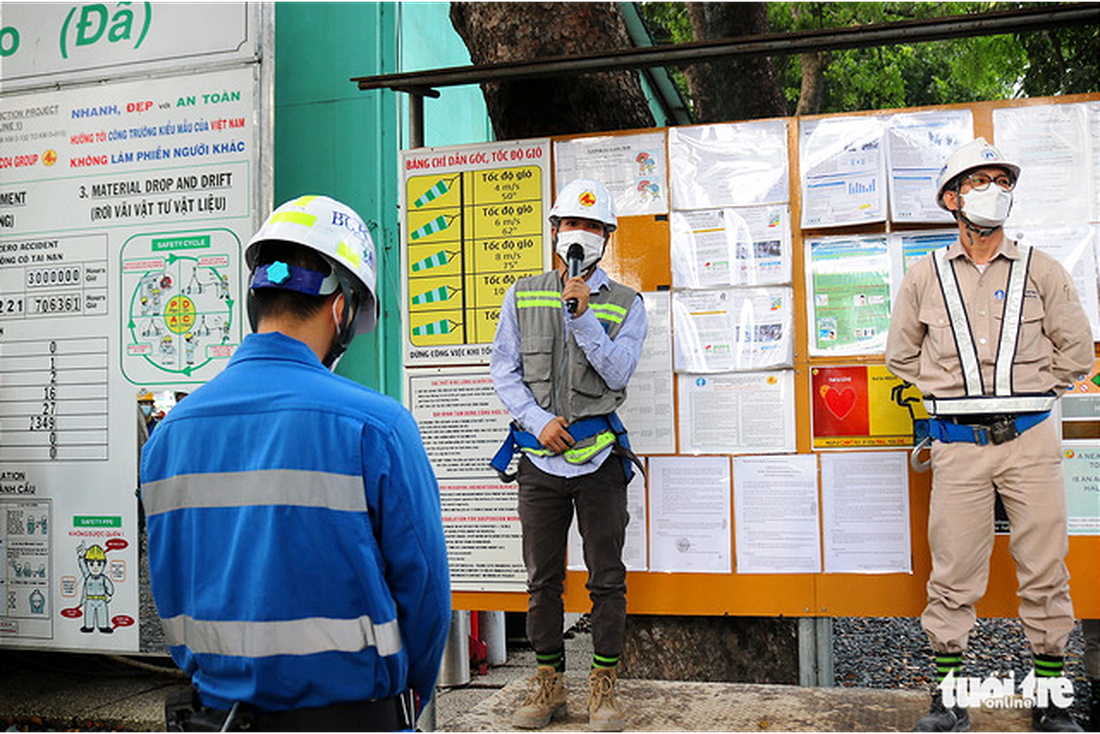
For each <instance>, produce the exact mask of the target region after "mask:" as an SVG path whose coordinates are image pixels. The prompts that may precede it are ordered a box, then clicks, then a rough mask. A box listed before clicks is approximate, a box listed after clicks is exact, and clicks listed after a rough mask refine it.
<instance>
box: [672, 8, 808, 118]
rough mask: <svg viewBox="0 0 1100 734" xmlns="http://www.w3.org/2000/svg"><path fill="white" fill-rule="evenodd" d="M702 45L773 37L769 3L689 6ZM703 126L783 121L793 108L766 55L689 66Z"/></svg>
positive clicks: (686, 73) (694, 100)
mask: <svg viewBox="0 0 1100 734" xmlns="http://www.w3.org/2000/svg"><path fill="white" fill-rule="evenodd" d="M685 5H686V7H687V13H688V18H689V20H690V21H691V29H692V31H693V33H694V35H695V40H697V41H709V40H717V39H720V38H738V37H740V36H752V35H758V34H762V33H767V32H768V30H769V28H768V14H767V4H766V3H732V2H731V3H717V2H693V3H686V4H685ZM684 77H685V78H686V79H687V83H688V88H689V89H690V90H691V99H692V103H693V105H694V107H693V112H694V113H695V118H696V120H697V121H699V122H721V121H727V120H751V119H755V118H760V117H783V116H785V115H786V114H787V103H786V100H785V99H784V98H783V91H782V90H781V89H780V87H779V80H778V78H777V77H776V73H775V67H774V66H773V65H772V62H771V59H769V58H768V57H766V56H754V57H748V58H732V59H724V60H722V61H711V62H707V63H702V64H693V65H691V66H686V67H684Z"/></svg>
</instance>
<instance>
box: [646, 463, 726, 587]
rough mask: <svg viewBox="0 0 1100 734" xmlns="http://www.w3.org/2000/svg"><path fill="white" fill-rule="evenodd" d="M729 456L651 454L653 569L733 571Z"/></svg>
mask: <svg viewBox="0 0 1100 734" xmlns="http://www.w3.org/2000/svg"><path fill="white" fill-rule="evenodd" d="M732 545H733V543H732V538H731V530H730V460H729V458H728V457H725V456H696V457H672V456H661V457H655V458H652V459H650V460H649V570H650V571H664V572H667V573H731V572H732V571H733V563H732V555H733V554H732Z"/></svg>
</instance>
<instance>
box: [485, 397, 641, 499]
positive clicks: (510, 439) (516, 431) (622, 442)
mask: <svg viewBox="0 0 1100 734" xmlns="http://www.w3.org/2000/svg"><path fill="white" fill-rule="evenodd" d="M567 430H568V431H569V435H570V436H572V437H573V441H574V444H573V445H572V446H571V447H570V448H569V449H567V450H566V451H564V452H563V453H562V454H561V456H562V457H563V458H564V459H565V460H566V461H568V462H569V463H570V464H577V465H579V464H584V463H586V462H588V461H591V460H592V457H594V456H596V455H597V454H598V453H600V452H601V451H603V450H604V449H606V448H607V447H608V446H610V447H611V453H613V454H615V455H616V456H618V457H619V458H620V459H621V460H622V462H623V473H624V474H625V475H626V482H627V484H629V483H630V480H631V478H632V477H633V476H634V467H635V466H637V467H638V471H640V472H642V476H645V467H644V466H642V462H641V460H640V459H639V458H638V457H637V456H636V455H635V454H634V452H633V451H631V450H630V438H629V437H628V436H627V432H626V427H625V426H623V423H622V421H621V420H619V416H618V415H616V414H615V413H609V414H607V415H598V416H596V417H594V418H585V419H583V420H579V421H577V422H576V423H572V424H570V426H569V427H568V429H567ZM517 451H519V452H522V453H525V454H529V455H531V456H554V455H556V452H554V451H551V450H550V449H548V448H546V447H545V446H543V445H542V444H541V443H539V440H538V438H537V437H536V436H535V434H533V433H531V432H529V431H525V430H523V429H522V428H520V426H519V424H518V423H516V422H515V421H512V423H511V425H509V426H508V435H507V436H506V437H505V438H504V443H502V444H501V446H500V449H499V450H498V451H497V453H496V455H495V456H494V457H493V460H492V461H490V462H489V464H490V466H492V467H493V468H494V469H496V472H497V475H498V476H499V477H500V481H502V482H504V483H506V484H507V483H509V482H514V481H515V480H516V472H509V471H508V466H509V465H510V464H511V463H512V458H513V457H514V456H515V455H516V452H517Z"/></svg>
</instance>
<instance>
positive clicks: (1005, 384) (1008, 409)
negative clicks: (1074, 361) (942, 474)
mask: <svg viewBox="0 0 1100 734" xmlns="http://www.w3.org/2000/svg"><path fill="white" fill-rule="evenodd" d="M1016 247H1017V248H1018V249H1019V251H1020V257H1019V258H1017V259H1016V260H1013V261H1012V269H1011V270H1010V271H1009V276H1008V285H1007V287H1006V288H1005V300H1004V312H1003V317H1002V319H1001V336H1000V340H999V342H998V344H997V361H996V363H995V366H994V368H993V394H992V395H986V394H985V385H984V384H983V380H982V369H981V364H980V362H979V360H978V350H977V348H976V347H975V346H974V335H973V334H972V333H971V331H970V322H969V321H968V320H967V318H966V306H965V305H964V304H963V300H962V294H961V293H960V291H959V283H958V281H957V280H956V278H955V268H954V263H952V262H951V261H950V260H948V259H947V248H941V249H939V250H936V251H935V252H933V253H932V262H933V263H934V264H935V266H936V277H937V278H938V279H939V282H940V291H941V292H942V293H943V302H944V305H946V306H947V316H948V320H949V321H950V323H951V331H952V333H954V335H955V345H956V347H957V348H958V350H959V364H960V366H961V367H962V372H963V379H964V381H965V383H966V397H963V398H935V397H928V398H926V399H925V401H924V407H925V409H926V410H928V412H929V414H931V415H974V414H988V413H1031V412H1042V411H1046V410H1050V409H1051V408H1052V407H1053V406H1054V402H1055V400H1056V399H1057V398H1056V397H1055V396H1053V395H1019V394H1014V393H1013V390H1012V365H1013V362H1014V361H1015V359H1016V341H1017V339H1018V338H1019V336H1020V322H1021V317H1022V315H1023V309H1024V287H1025V286H1026V285H1027V273H1028V269H1029V267H1030V266H1031V247H1030V246H1028V245H1022V244H1019V243H1017V244H1016Z"/></svg>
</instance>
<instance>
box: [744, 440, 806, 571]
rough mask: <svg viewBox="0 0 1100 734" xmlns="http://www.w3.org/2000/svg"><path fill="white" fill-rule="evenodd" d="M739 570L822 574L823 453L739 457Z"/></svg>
mask: <svg viewBox="0 0 1100 734" xmlns="http://www.w3.org/2000/svg"><path fill="white" fill-rule="evenodd" d="M733 517H734V522H735V523H736V531H735V532H736V538H737V541H736V544H737V573H742V574H750V573H820V571H821V536H820V533H819V531H818V524H819V521H820V516H819V513H818V501H817V457H816V456H815V455H814V454H800V455H796V456H735V457H734V458H733Z"/></svg>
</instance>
